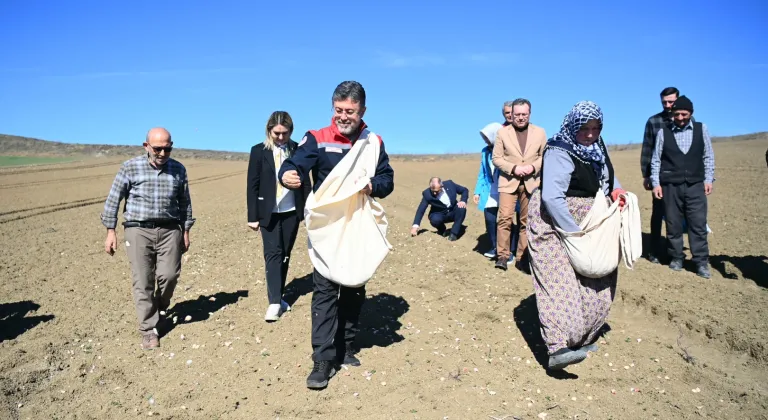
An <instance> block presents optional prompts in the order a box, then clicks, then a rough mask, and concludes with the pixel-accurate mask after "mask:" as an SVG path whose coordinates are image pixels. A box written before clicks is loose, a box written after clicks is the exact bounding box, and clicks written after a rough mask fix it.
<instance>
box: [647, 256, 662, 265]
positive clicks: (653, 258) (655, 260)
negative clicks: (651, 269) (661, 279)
mask: <svg viewBox="0 0 768 420" xmlns="http://www.w3.org/2000/svg"><path fill="white" fill-rule="evenodd" d="M648 261H649V262H650V263H651V264H661V261H659V259H658V258H657V257H656V256H655V255H653V254H650V255H648Z"/></svg>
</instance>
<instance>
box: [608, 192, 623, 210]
mask: <svg viewBox="0 0 768 420" xmlns="http://www.w3.org/2000/svg"><path fill="white" fill-rule="evenodd" d="M626 193H627V192H626V191H624V190H622V189H621V188H617V189H615V190H613V191H611V199H612V200H613V202H614V203H615V202H616V200H619V211H623V210H624V205H625V204H627V200H626V199H625V198H624V197H620V196H621V195H622V194H626Z"/></svg>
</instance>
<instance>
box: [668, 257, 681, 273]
mask: <svg viewBox="0 0 768 420" xmlns="http://www.w3.org/2000/svg"><path fill="white" fill-rule="evenodd" d="M669 268H671V269H672V270H675V271H681V270H682V269H683V260H681V259H678V258H673V259H672V262H670V263H669Z"/></svg>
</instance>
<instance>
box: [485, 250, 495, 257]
mask: <svg viewBox="0 0 768 420" xmlns="http://www.w3.org/2000/svg"><path fill="white" fill-rule="evenodd" d="M483 256H484V257H485V258H493V257H495V256H496V250H495V249H492V250H490V251H488V252H486V253H485V254H483Z"/></svg>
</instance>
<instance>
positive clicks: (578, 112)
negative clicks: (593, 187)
mask: <svg viewBox="0 0 768 420" xmlns="http://www.w3.org/2000/svg"><path fill="white" fill-rule="evenodd" d="M589 120H598V121H600V124H601V125H602V124H603V111H602V110H601V109H600V107H599V106H598V105H597V104H596V103H594V102H592V101H581V102H579V103H577V104H576V105H574V106H573V108H571V110H570V111H569V112H568V114H567V115H566V116H565V118H563V123H562V124H561V125H560V131H558V132H557V133H556V134H555V135H554V136H552V138H551V139H549V143H552V144H553V145H556V146H561V147H565V148H566V149H569V150H570V151H572V152H573V153H574V154H575V155H576V156H578V157H579V158H581V159H582V160H584V161H586V162H589V163H591V164H592V167H593V168H594V169H595V172H597V174H598V176H600V175H602V172H603V166H604V165H605V155H604V154H603V149H602V147H601V146H600V144H601V143H602V142H603V138H602V136H600V137H599V138H598V139H597V141H595V142H594V143H592V144H591V145H590V146H584V145H581V144H579V142H577V141H576V134H577V133H578V132H579V130H581V127H582V126H583V125H584V124H586V123H587V121H589Z"/></svg>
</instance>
